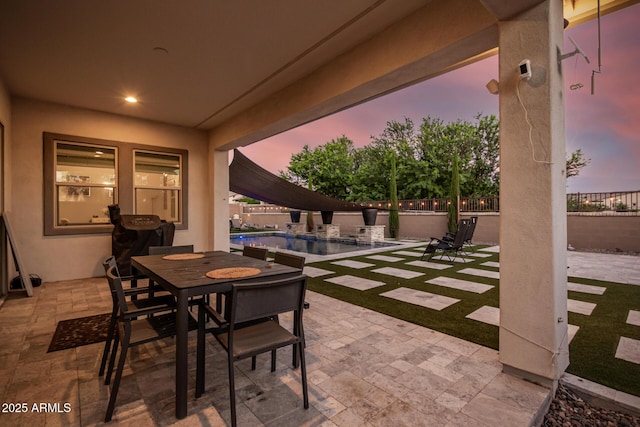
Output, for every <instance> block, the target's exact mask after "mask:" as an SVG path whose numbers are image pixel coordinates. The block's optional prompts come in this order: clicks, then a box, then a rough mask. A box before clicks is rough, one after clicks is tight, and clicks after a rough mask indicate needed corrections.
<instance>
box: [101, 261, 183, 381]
mask: <svg viewBox="0 0 640 427" xmlns="http://www.w3.org/2000/svg"><path fill="white" fill-rule="evenodd" d="M102 265H103V267H104V271H105V273H106V272H107V271H108V270H109V268H114V269H115V272H116V274H117V275H118V277H120V274H119V273H118V266H117V264H116V258H115V257H113V256H110V257H109V258H107V259H106V260H104V262H103V263H102ZM130 279H131V277H129V276H127V277H120V281H121V283H122V281H123V280H130ZM123 292H124V295H125V296H126V297H132V296H136V297H137V296H141V295H148V294H149V293H150V292H153V289H151V288H150V287H149V286H144V287H136V288H127V289H124V288H123ZM111 299H112V307H111V320H110V322H109V330H108V331H107V340H106V341H105V343H104V350H103V351H102V361H101V362H100V371H99V373H98V375H100V376H102V375H104V370H105V368H106V366H107V360H108V358H109V353H110V352H111V351H112V348H111V346H112V344H113V337H114V334H115V331H116V323H117V321H118V312H119V310H118V296H117V294H116V292H115V291H114V290H113V289H111ZM126 304H127V308H128V311H130V312H134V311H135V310H139V309H144V310H145V314H149V315H150V314H153V313H159V312H166V311H172V310H175V307H176V302H175V299H174V298H173V296H171V295H158V296H153V297H148V298H136V299H135V300H130V299H127V300H126ZM105 384H108V383H107V382H105Z"/></svg>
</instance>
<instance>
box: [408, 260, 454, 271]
mask: <svg viewBox="0 0 640 427" xmlns="http://www.w3.org/2000/svg"><path fill="white" fill-rule="evenodd" d="M405 264H407V265H412V266H414V267H423V268H432V269H434V270H446V269H447V268H451V267H453V266H452V265H450V264H440V263H438V262H429V261H410V262H407V263H405Z"/></svg>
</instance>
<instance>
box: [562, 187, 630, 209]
mask: <svg viewBox="0 0 640 427" xmlns="http://www.w3.org/2000/svg"><path fill="white" fill-rule="evenodd" d="M639 195H640V190H637V191H620V192H611V193H571V194H567V212H579V213H584V214H591V215H639V213H638V197H639Z"/></svg>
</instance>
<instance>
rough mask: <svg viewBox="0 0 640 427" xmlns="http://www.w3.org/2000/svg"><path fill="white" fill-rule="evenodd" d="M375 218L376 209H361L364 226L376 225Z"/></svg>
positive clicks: (376, 214)
mask: <svg viewBox="0 0 640 427" xmlns="http://www.w3.org/2000/svg"><path fill="white" fill-rule="evenodd" d="M377 216H378V209H376V208H364V209H362V218H363V219H364V225H376V217H377Z"/></svg>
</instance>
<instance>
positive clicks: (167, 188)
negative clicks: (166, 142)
mask: <svg viewBox="0 0 640 427" xmlns="http://www.w3.org/2000/svg"><path fill="white" fill-rule="evenodd" d="M134 163H135V177H134V192H135V194H134V197H135V207H136V208H135V212H136V213H138V214H153V215H158V216H159V217H160V218H161V219H165V220H167V221H173V222H181V213H182V206H181V205H182V197H181V195H182V181H181V179H180V172H181V170H182V156H181V155H179V154H164V153H153V152H147V151H140V150H136V151H135V152H134Z"/></svg>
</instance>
